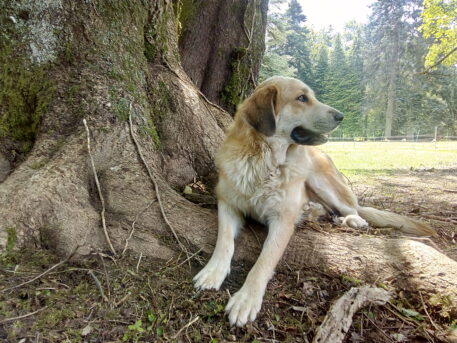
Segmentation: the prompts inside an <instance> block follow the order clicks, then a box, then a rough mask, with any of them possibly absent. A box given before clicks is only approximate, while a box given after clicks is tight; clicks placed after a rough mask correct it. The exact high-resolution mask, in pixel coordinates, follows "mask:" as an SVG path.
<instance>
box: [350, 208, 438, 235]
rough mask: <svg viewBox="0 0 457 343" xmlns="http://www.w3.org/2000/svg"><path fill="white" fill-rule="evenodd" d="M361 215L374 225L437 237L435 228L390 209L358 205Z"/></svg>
mask: <svg viewBox="0 0 457 343" xmlns="http://www.w3.org/2000/svg"><path fill="white" fill-rule="evenodd" d="M357 211H358V212H359V216H361V217H362V218H363V219H365V220H366V221H367V222H368V223H369V224H370V225H371V226H373V227H393V228H396V229H399V230H400V231H403V232H405V233H408V234H413V235H416V236H433V237H437V233H436V231H435V230H434V229H432V228H431V227H430V226H428V225H427V224H425V223H422V222H420V221H418V220H415V219H411V218H407V217H404V216H401V215H399V214H395V213H392V212H388V211H381V210H377V209H375V208H372V207H362V206H358V207H357Z"/></svg>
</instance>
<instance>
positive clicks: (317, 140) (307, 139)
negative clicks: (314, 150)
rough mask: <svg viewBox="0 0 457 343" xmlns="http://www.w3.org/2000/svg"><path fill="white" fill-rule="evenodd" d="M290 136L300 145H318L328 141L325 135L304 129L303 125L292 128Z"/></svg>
mask: <svg viewBox="0 0 457 343" xmlns="http://www.w3.org/2000/svg"><path fill="white" fill-rule="evenodd" d="M290 138H292V139H293V141H294V142H295V143H297V144H301V145H320V144H324V143H326V142H327V141H328V137H327V136H326V135H324V134H322V133H316V132H313V131H311V130H308V129H305V128H304V127H303V126H297V127H296V128H294V129H293V130H292V132H291V133H290Z"/></svg>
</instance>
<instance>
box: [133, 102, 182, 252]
mask: <svg viewBox="0 0 457 343" xmlns="http://www.w3.org/2000/svg"><path fill="white" fill-rule="evenodd" d="M129 126H130V135H131V137H132V140H133V143H134V145H135V147H136V150H137V152H138V156H139V157H140V159H141V162H142V163H143V165H144V167H145V168H146V171H147V172H148V175H149V178H150V179H151V181H152V184H153V185H154V190H155V193H156V198H157V201H158V203H159V207H160V212H161V213H162V217H163V219H164V220H165V223H166V224H167V225H168V227H169V228H170V230H171V232H172V233H173V236H174V238H175V239H176V241H177V242H178V245H179V247H180V248H181V250H182V251H183V252H184V253H185V254H186V255H187V257H189V252H188V251H187V249H186V247H185V246H184V244H182V243H181V240H180V239H179V237H178V235H177V234H176V231H175V229H174V228H173V225H171V223H170V221H169V220H168V217H167V215H166V214H165V210H164V208H163V204H162V199H161V196H160V192H159V186H158V184H157V181H156V179H155V177H154V176H153V174H152V171H151V169H150V168H149V165H148V164H147V163H146V160H145V159H144V156H143V152H142V150H141V147H140V144H139V143H138V140H137V139H136V137H135V133H134V132H133V124H132V103H130V108H129Z"/></svg>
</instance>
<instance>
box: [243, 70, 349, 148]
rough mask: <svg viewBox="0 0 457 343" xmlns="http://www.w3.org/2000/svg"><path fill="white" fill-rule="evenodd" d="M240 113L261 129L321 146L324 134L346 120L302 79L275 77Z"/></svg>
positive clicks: (261, 86) (270, 133)
mask: <svg viewBox="0 0 457 343" xmlns="http://www.w3.org/2000/svg"><path fill="white" fill-rule="evenodd" d="M239 112H240V114H241V115H242V116H244V119H245V120H246V121H247V122H248V123H249V124H250V125H251V126H252V127H253V128H254V129H256V130H257V131H258V132H260V133H262V134H263V135H265V136H267V137H273V136H274V137H280V138H284V139H286V140H287V141H288V142H289V143H296V144H303V145H319V144H323V143H325V142H326V141H327V136H326V135H325V134H327V133H329V132H331V131H333V130H334V129H335V128H336V127H337V126H338V125H339V124H340V123H341V121H342V120H343V117H344V116H343V114H342V113H340V112H338V111H337V110H335V109H334V108H332V107H330V106H328V105H325V104H323V103H321V102H319V101H318V100H317V99H316V98H315V96H314V92H313V91H312V90H311V88H309V87H308V86H307V85H305V84H304V83H303V82H301V81H300V80H297V79H294V78H289V77H281V76H274V77H271V78H269V79H268V80H266V81H264V82H263V83H261V84H260V85H259V86H258V87H257V88H256V89H255V91H254V93H253V94H252V95H251V96H250V97H249V98H247V99H246V100H245V101H244V102H243V103H242V104H241V106H240V109H239Z"/></svg>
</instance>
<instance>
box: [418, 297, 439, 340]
mask: <svg viewBox="0 0 457 343" xmlns="http://www.w3.org/2000/svg"><path fill="white" fill-rule="evenodd" d="M419 296H420V297H421V302H422V307H423V308H424V312H425V314H426V315H427V317H428V320H430V323H432V325H433V327H434V328H435V329H436V331H438V332H440V333H442V330H441V329H440V328H439V327H438V326H437V325H436V324H435V322H434V321H433V319H432V317H430V314H429V313H428V311H427V307H426V306H425V302H424V298H423V297H422V292H421V291H419Z"/></svg>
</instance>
